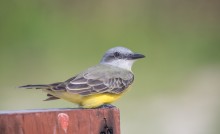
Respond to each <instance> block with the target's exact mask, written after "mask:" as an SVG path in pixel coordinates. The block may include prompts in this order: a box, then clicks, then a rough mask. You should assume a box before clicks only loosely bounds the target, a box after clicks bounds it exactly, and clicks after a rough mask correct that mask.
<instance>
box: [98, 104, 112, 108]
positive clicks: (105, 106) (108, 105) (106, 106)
mask: <svg viewBox="0 0 220 134" xmlns="http://www.w3.org/2000/svg"><path fill="white" fill-rule="evenodd" d="M114 107H115V106H114V105H111V104H103V105H101V106H99V107H97V108H114Z"/></svg>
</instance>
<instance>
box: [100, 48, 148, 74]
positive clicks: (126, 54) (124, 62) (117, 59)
mask: <svg viewBox="0 0 220 134" xmlns="http://www.w3.org/2000/svg"><path fill="white" fill-rule="evenodd" d="M144 57H145V56H144V55H142V54H138V53H134V52H132V51H131V50H129V49H128V48H125V47H114V48H111V49H109V50H108V51H107V52H106V53H105V54H104V56H103V58H102V60H101V62H100V64H109V65H112V66H117V67H120V68H123V69H127V70H131V67H132V65H133V63H134V62H135V61H136V60H137V59H140V58H144Z"/></svg>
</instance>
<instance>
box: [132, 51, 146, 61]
mask: <svg viewBox="0 0 220 134" xmlns="http://www.w3.org/2000/svg"><path fill="white" fill-rule="evenodd" d="M144 57H145V56H144V55H143V54H138V53H134V54H131V55H129V59H130V60H136V59H140V58H144Z"/></svg>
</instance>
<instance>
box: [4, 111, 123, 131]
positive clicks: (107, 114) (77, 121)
mask: <svg viewBox="0 0 220 134" xmlns="http://www.w3.org/2000/svg"><path fill="white" fill-rule="evenodd" d="M113 133H114V134H120V114H119V109H117V108H99V109H49V110H21V111H2V112H0V134H113Z"/></svg>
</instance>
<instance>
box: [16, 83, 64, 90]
mask: <svg viewBox="0 0 220 134" xmlns="http://www.w3.org/2000/svg"><path fill="white" fill-rule="evenodd" d="M60 83H61V82H57V83H53V84H37V85H24V86H20V87H19V88H27V89H32V88H35V89H49V88H52V87H55V86H57V85H59V84H60Z"/></svg>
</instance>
